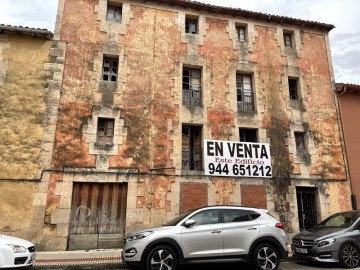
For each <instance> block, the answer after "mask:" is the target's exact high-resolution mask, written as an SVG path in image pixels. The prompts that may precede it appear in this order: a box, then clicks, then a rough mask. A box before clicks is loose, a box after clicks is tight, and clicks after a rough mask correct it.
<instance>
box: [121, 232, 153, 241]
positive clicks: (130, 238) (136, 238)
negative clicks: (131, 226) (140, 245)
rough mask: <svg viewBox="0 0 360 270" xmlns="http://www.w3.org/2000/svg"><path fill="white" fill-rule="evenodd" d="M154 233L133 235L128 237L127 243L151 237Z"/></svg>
mask: <svg viewBox="0 0 360 270" xmlns="http://www.w3.org/2000/svg"><path fill="white" fill-rule="evenodd" d="M152 233H153V232H151V231H149V232H141V233H135V234H131V235H129V236H127V237H126V242H127V241H134V240H139V239H143V238H145V237H147V236H149V235H150V234H152Z"/></svg>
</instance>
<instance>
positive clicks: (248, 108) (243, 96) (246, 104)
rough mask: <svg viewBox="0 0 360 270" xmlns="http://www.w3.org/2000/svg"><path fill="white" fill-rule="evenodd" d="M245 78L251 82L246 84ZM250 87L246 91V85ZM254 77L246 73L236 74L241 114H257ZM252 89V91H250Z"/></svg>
mask: <svg viewBox="0 0 360 270" xmlns="http://www.w3.org/2000/svg"><path fill="white" fill-rule="evenodd" d="M244 78H246V79H248V80H249V81H248V82H247V83H245V82H244V81H245V80H244ZM246 84H247V85H249V87H247V89H245V88H246V87H245V85H246ZM253 85H254V83H253V75H252V74H246V73H240V72H237V73H236V102H237V107H238V111H241V112H255V92H254V87H253ZM249 89H250V90H249Z"/></svg>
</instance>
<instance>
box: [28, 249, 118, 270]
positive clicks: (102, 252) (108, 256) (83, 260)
mask: <svg viewBox="0 0 360 270" xmlns="http://www.w3.org/2000/svg"><path fill="white" fill-rule="evenodd" d="M120 254H121V249H97V250H89V251H85V250H77V251H52V252H41V251H40V252H39V251H38V252H36V260H35V264H34V269H51V268H53V267H55V266H82V265H104V268H109V267H110V265H114V266H116V267H117V269H120V268H125V265H124V264H123V263H122V260H121V255H120Z"/></svg>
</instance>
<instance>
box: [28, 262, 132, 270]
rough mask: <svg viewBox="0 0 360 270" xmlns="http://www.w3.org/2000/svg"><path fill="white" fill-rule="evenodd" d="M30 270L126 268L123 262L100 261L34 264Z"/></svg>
mask: <svg viewBox="0 0 360 270" xmlns="http://www.w3.org/2000/svg"><path fill="white" fill-rule="evenodd" d="M31 269H32V270H45V269H46V270H64V269H66V270H94V269H96V270H100V269H127V266H126V264H125V263H101V264H78V265H63V266H62V265H43V266H36V265H34V266H33V267H32V268H31Z"/></svg>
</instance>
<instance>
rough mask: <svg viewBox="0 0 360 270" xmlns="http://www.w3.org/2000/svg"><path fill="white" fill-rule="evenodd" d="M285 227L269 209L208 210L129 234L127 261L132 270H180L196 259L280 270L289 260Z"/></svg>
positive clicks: (127, 238)
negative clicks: (135, 269)
mask: <svg viewBox="0 0 360 270" xmlns="http://www.w3.org/2000/svg"><path fill="white" fill-rule="evenodd" d="M286 239H287V238H286V235H285V232H284V224H283V223H280V222H278V221H277V220H276V219H275V218H273V217H272V216H271V215H269V213H268V210H266V209H257V208H248V207H237V206H208V207H204V208H200V209H197V210H194V211H191V212H188V213H185V214H182V215H180V216H179V217H177V218H175V219H174V220H172V221H171V222H169V223H168V224H166V225H164V226H162V227H158V228H153V229H147V230H142V231H137V232H133V233H130V234H127V235H126V236H125V238H124V247H123V253H122V258H123V261H124V262H125V263H126V264H127V265H128V266H129V267H141V268H143V269H146V270H175V269H178V265H180V264H184V263H186V262H189V261H194V260H197V261H198V260H209V259H214V260H222V259H234V258H238V259H243V260H245V261H250V262H252V263H253V264H254V266H255V267H256V269H259V270H275V269H277V268H278V266H279V262H280V259H282V258H287V256H288V248H287V244H286Z"/></svg>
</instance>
